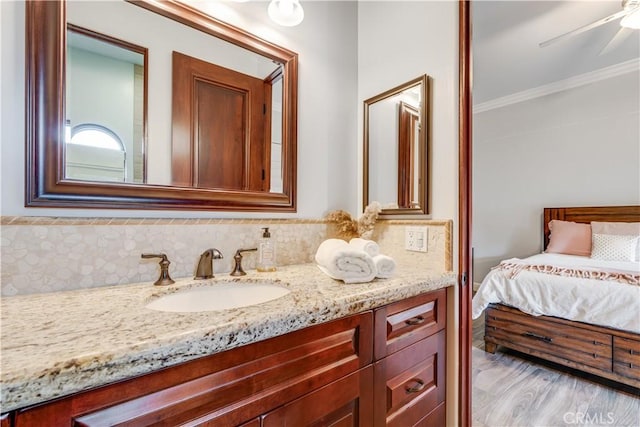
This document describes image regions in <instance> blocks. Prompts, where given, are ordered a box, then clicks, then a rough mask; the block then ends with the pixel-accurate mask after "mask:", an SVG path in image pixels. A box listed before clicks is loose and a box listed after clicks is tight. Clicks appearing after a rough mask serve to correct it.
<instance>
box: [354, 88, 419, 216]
mask: <svg viewBox="0 0 640 427" xmlns="http://www.w3.org/2000/svg"><path fill="white" fill-rule="evenodd" d="M428 118H429V78H428V76H426V75H423V76H420V77H418V78H416V79H413V80H411V81H409V82H407V83H404V84H402V85H399V86H397V87H394V88H392V89H390V90H387V91H385V92H383V93H381V94H379V95H376V96H374V97H372V98H369V99H367V100H365V101H364V133H363V135H364V144H363V145H364V156H363V161H364V163H363V171H364V179H363V206H367V205H368V204H369V203H371V202H372V201H377V202H379V203H380V204H381V205H382V208H383V212H382V213H383V214H385V215H394V214H421V215H424V214H428V213H429V210H428V196H429V180H428V160H429V132H430V129H429V122H428Z"/></svg>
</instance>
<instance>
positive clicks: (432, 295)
mask: <svg viewBox="0 0 640 427" xmlns="http://www.w3.org/2000/svg"><path fill="white" fill-rule="evenodd" d="M446 306H447V290H446V289H440V290H437V291H433V292H429V293H427V294H422V295H418V296H416V297H413V298H408V299H406V300H403V301H400V302H397V303H393V304H389V305H387V306H385V307H382V308H379V309H377V310H376V311H375V314H374V317H375V320H374V321H375V331H376V336H375V337H374V358H375V360H380V359H382V358H383V357H385V356H387V355H389V354H392V353H395V352H396V351H398V350H401V349H402V348H404V347H407V346H409V345H411V344H413V343H415V342H418V341H420V340H422V339H424V338H426V337H428V336H430V335H432V334H434V333H436V332H438V331H439V330H442V329H444V327H445V322H446Z"/></svg>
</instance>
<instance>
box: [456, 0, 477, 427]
mask: <svg viewBox="0 0 640 427" xmlns="http://www.w3.org/2000/svg"><path fill="white" fill-rule="evenodd" d="M458 22H459V23H458V25H459V32H458V58H459V65H458V84H459V87H458V90H459V94H458V96H459V101H458V248H459V256H458V289H459V306H458V310H459V313H458V314H459V322H460V324H459V342H458V345H459V348H458V351H459V354H458V369H459V370H458V379H459V387H458V390H459V409H458V417H459V424H460V425H461V426H471V339H472V323H471V289H472V286H471V284H472V283H473V277H472V271H473V270H472V268H471V263H472V249H471V207H472V206H471V204H472V203H471V202H472V198H471V184H472V171H471V166H472V163H471V154H472V144H471V142H472V141H471V129H472V127H471V126H472V104H471V83H472V81H471V0H459V2H458Z"/></svg>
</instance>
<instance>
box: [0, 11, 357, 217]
mask: <svg viewBox="0 0 640 427" xmlns="http://www.w3.org/2000/svg"><path fill="white" fill-rule="evenodd" d="M194 4H195V5H197V6H198V7H201V8H203V9H204V8H208V7H211V6H224V7H226V6H225V4H221V5H216V4H211V3H208V2H194ZM229 5H231V3H229ZM232 6H233V8H234V9H230V8H228V7H227V9H226V10H209V11H210V12H211V13H216V14H217V15H216V16H218V17H220V18H221V19H224V20H226V21H227V22H230V23H231V24H235V25H238V26H240V27H242V28H247V29H248V30H250V31H252V32H254V33H255V34H257V35H259V36H261V37H263V38H265V39H267V40H269V41H272V42H274V43H276V44H279V45H281V46H284V47H286V48H288V49H290V50H293V51H295V52H297V53H298V54H299V86H298V89H299V90H298V95H299V98H298V100H299V105H298V168H297V170H298V212H297V213H295V214H278V216H279V217H285V218H286V217H292V218H298V217H299V218H317V217H320V216H322V215H323V214H324V213H325V212H326V211H327V210H329V209H346V210H349V211H353V212H355V211H356V209H357V208H356V206H357V185H358V182H357V178H356V173H357V171H356V167H355V166H354V165H355V164H356V163H357V150H358V144H357V128H358V127H357V111H356V108H355V105H356V96H357V84H356V82H357V53H356V50H357V25H356V22H357V3H356V2H334V1H328V2H324V1H322V2H306V3H305V5H304V7H305V12H306V17H305V20H304V21H303V23H302V24H300V25H299V26H297V27H292V28H285V27H278V26H276V25H275V24H271V23H270V22H269V20H268V18H267V14H266V8H267V3H266V2H248V3H237V4H233V5H232ZM0 7H1V8H2V14H1V25H0V27H1V31H2V41H1V42H2V53H1V54H2V63H1V71H0V72H1V76H2V81H3V85H2V93H1V96H2V140H1V144H2V146H1V147H2V171H1V178H2V187H1V189H2V195H1V202H2V203H1V214H2V215H26V216H91V217H99V216H127V217H129V216H148V217H166V216H170V217H225V218H229V217H237V218H244V217H273V216H274V215H273V214H252V213H229V212H219V213H217V212H177V211H171V212H166V211H165V212H163V211H157V212H156V211H133V210H79V209H40V208H39V209H35V208H25V207H24V175H25V172H24V158H25V153H24V145H25V143H24V141H25V134H24V111H25V97H24V57H25V52H24V3H23V2H0ZM151 66H153V64H152V65H151ZM4 82H11V84H6V83H4ZM151 102H152V101H151V100H150V103H151ZM151 137H152V136H151V135H150V138H151Z"/></svg>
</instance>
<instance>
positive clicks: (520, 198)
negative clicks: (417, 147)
mask: <svg viewBox="0 0 640 427" xmlns="http://www.w3.org/2000/svg"><path fill="white" fill-rule="evenodd" d="M639 203H640V74H639V73H638V71H635V72H630V73H627V74H623V75H620V76H617V77H613V78H609V79H606V80H601V81H598V82H595V83H591V84H589V85H586V86H580V87H577V88H573V89H569V90H566V91H562V92H557V93H553V94H550V95H546V96H543V97H539V98H535V99H531V100H529V101H525V102H520V103H517V104H513V105H508V106H506V107H502V108H497V109H493V110H489V111H485V112H482V113H479V114H474V117H473V247H474V259H475V262H474V273H475V279H474V280H475V281H476V282H478V281H481V280H482V278H483V277H484V275H485V274H486V273H487V272H488V270H489V268H490V267H491V266H494V265H496V264H497V263H498V262H499V261H500V260H501V259H505V258H510V257H525V256H528V255H532V254H534V253H538V252H540V251H541V250H542V209H543V208H545V207H556V206H606V205H620V204H639Z"/></svg>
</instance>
